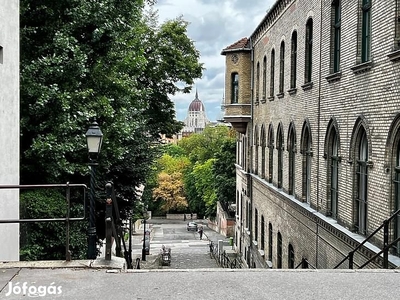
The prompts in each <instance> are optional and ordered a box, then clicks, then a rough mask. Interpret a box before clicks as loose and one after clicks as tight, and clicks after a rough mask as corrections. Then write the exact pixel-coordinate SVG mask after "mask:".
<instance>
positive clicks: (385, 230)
mask: <svg viewBox="0 0 400 300" xmlns="http://www.w3.org/2000/svg"><path fill="white" fill-rule="evenodd" d="M399 213H400V209H398V210H397V211H396V212H395V213H394V214H392V215H391V216H390V217H389V219H386V220H384V221H383V223H382V225H381V226H379V227H378V228H377V229H375V231H374V232H372V233H371V234H370V235H369V236H368V237H367V238H366V239H365V240H364V241H363V242H362V243H360V244H359V245H358V246H357V247H356V248H354V249H353V250H352V251H350V252H349V254H348V255H347V256H346V257H345V258H343V259H342V260H341V261H340V263H338V264H337V265H336V266H335V267H334V269H337V268H338V267H340V266H341V265H342V264H343V263H344V262H345V261H346V260H347V259H348V260H349V269H353V266H354V254H355V252H356V251H357V250H359V249H360V248H361V247H362V246H363V245H364V244H365V243H367V242H368V241H369V240H370V239H371V238H372V237H373V236H375V234H377V233H378V232H379V231H380V230H381V229H382V228H383V247H382V250H381V251H379V252H378V253H376V254H375V255H374V256H373V257H371V258H370V259H369V260H367V262H365V263H364V264H362V265H361V266H360V267H359V268H360V269H361V268H364V267H365V266H366V265H368V264H369V263H371V262H372V261H374V260H375V259H376V258H377V257H378V256H380V255H381V254H383V262H382V267H383V268H384V269H388V268H389V250H390V248H391V247H393V246H394V245H395V244H396V243H397V242H398V241H399V240H400V237H399V238H397V239H395V240H394V241H393V242H391V243H390V244H389V224H390V222H391V221H392V220H393V219H394V218H395V217H397V215H398V214H399Z"/></svg>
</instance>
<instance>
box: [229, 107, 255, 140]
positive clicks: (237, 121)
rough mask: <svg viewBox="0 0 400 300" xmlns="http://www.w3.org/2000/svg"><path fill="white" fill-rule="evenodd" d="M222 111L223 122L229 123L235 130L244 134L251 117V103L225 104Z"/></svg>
mask: <svg viewBox="0 0 400 300" xmlns="http://www.w3.org/2000/svg"><path fill="white" fill-rule="evenodd" d="M224 111H225V115H224V120H225V122H228V123H231V124H232V127H233V128H234V129H235V130H236V131H237V132H240V133H243V134H245V133H246V129H247V123H248V122H250V119H251V104H240V103H235V104H225V107H224Z"/></svg>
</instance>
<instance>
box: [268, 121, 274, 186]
mask: <svg viewBox="0 0 400 300" xmlns="http://www.w3.org/2000/svg"><path fill="white" fill-rule="evenodd" d="M274 143H275V140H274V126H273V124H272V123H270V124H269V128H268V182H269V183H272V181H273V178H274Z"/></svg>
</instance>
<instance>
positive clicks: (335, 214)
mask: <svg viewBox="0 0 400 300" xmlns="http://www.w3.org/2000/svg"><path fill="white" fill-rule="evenodd" d="M335 141H336V150H337V153H336V155H334V153H333V152H334V151H333V150H334V148H333V146H334V145H335V143H334V142H335ZM340 149H341V147H340V135H339V126H338V124H337V121H336V119H335V118H332V119H331V120H330V121H329V123H328V127H327V131H326V135H325V151H324V158H325V159H326V160H327V162H326V166H327V168H326V178H327V185H326V196H327V198H326V201H327V203H326V215H327V216H329V217H331V218H333V219H335V220H338V219H339V170H340V163H341V161H342V157H341V156H340V153H341V150H340ZM335 170H336V184H334V183H335V180H334V178H333V174H334V171H335Z"/></svg>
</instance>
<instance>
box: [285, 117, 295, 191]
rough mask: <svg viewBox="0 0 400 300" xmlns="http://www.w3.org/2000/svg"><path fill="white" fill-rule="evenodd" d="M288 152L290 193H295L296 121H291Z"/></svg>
mask: <svg viewBox="0 0 400 300" xmlns="http://www.w3.org/2000/svg"><path fill="white" fill-rule="evenodd" d="M286 150H287V152H288V183H289V185H288V194H289V195H293V196H294V195H295V182H296V152H297V139H296V128H295V125H294V122H290V125H289V129H288V138H287V149H286Z"/></svg>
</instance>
